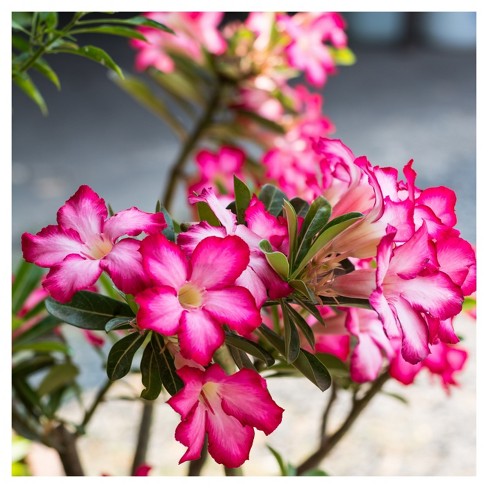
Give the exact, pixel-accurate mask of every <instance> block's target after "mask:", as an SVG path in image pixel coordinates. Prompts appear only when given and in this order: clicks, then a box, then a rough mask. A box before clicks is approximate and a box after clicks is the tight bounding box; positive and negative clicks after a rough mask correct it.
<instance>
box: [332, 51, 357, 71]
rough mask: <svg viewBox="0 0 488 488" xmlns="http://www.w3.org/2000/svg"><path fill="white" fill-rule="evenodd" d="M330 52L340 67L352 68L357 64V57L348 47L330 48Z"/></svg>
mask: <svg viewBox="0 0 488 488" xmlns="http://www.w3.org/2000/svg"><path fill="white" fill-rule="evenodd" d="M329 52H330V53H331V54H332V57H333V59H334V61H335V63H336V64H338V65H342V66H351V65H353V64H354V63H355V62H356V55H355V54H354V53H353V52H352V51H351V50H350V49H349V48H348V47H343V48H340V49H335V48H332V47H329Z"/></svg>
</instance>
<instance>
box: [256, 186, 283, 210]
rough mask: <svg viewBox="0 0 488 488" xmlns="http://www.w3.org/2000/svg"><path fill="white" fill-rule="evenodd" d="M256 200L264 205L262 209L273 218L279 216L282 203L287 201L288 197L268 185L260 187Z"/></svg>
mask: <svg viewBox="0 0 488 488" xmlns="http://www.w3.org/2000/svg"><path fill="white" fill-rule="evenodd" d="M258 198H259V200H261V201H262V202H263V203H264V208H265V209H266V210H267V211H268V212H269V213H270V214H271V215H274V216H278V215H280V214H281V211H282V210H283V202H284V201H285V200H288V197H287V196H286V195H285V194H284V193H283V192H282V191H281V190H280V189H279V188H277V187H276V186H274V185H270V184H266V185H264V186H263V187H262V189H261V191H260V193H259V195H258Z"/></svg>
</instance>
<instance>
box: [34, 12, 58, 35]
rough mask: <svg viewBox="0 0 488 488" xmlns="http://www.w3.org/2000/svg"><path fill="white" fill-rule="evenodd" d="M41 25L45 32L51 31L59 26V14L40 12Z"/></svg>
mask: <svg viewBox="0 0 488 488" xmlns="http://www.w3.org/2000/svg"><path fill="white" fill-rule="evenodd" d="M39 23H40V24H41V25H42V26H43V27H44V28H43V30H44V31H51V30H53V29H55V28H56V26H57V25H58V13H57V12H39Z"/></svg>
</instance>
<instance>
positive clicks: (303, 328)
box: [283, 302, 315, 349]
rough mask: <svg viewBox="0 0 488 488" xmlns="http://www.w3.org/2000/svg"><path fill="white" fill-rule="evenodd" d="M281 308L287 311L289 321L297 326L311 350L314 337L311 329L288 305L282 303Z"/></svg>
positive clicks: (313, 344)
mask: <svg viewBox="0 0 488 488" xmlns="http://www.w3.org/2000/svg"><path fill="white" fill-rule="evenodd" d="M283 306H284V307H285V308H286V309H287V311H288V315H289V318H290V320H291V321H292V322H293V323H294V324H295V325H296V326H298V328H299V329H300V330H301V331H302V333H303V336H304V337H305V339H306V340H307V342H308V343H309V344H310V346H311V347H312V349H313V348H314V347H315V336H314V333H313V330H312V329H311V327H310V325H308V323H307V321H306V320H305V318H304V317H303V316H302V315H300V313H299V312H297V311H296V310H295V309H294V308H293V307H291V306H290V305H289V304H288V303H286V302H283Z"/></svg>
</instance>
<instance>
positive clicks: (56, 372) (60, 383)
mask: <svg viewBox="0 0 488 488" xmlns="http://www.w3.org/2000/svg"><path fill="white" fill-rule="evenodd" d="M78 373H79V371H78V368H77V367H76V366H75V365H74V364H71V363H67V364H57V365H56V366H53V367H52V368H51V369H50V370H49V372H48V373H47V375H46V376H45V377H44V378H43V380H42V381H41V384H40V386H39V388H38V389H37V393H38V395H39V396H40V397H42V396H44V395H48V394H50V393H52V392H54V391H56V390H57V389H59V388H62V387H64V386H66V385H68V384H70V383H72V382H73V381H74V380H75V378H76V377H77V376H78Z"/></svg>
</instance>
